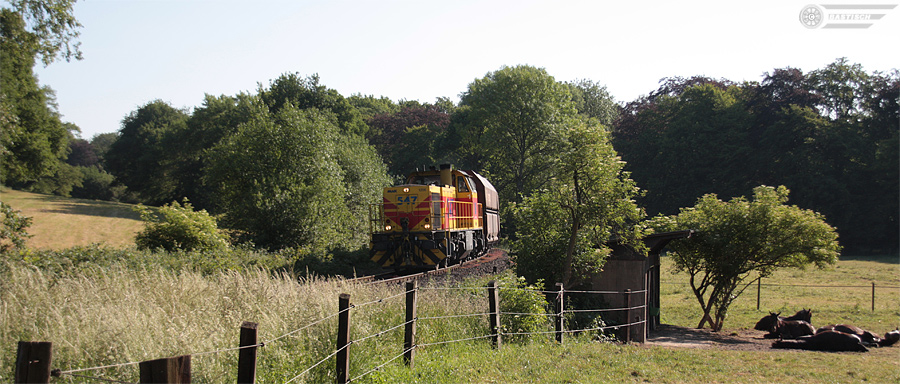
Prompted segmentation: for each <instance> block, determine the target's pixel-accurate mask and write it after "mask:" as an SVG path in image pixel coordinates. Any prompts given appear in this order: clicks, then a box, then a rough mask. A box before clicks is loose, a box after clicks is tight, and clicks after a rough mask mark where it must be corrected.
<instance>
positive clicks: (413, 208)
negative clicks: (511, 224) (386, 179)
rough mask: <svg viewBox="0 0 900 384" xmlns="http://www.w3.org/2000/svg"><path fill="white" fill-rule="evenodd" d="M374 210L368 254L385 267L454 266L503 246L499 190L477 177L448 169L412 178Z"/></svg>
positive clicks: (391, 191) (387, 191) (386, 191)
mask: <svg viewBox="0 0 900 384" xmlns="http://www.w3.org/2000/svg"><path fill="white" fill-rule="evenodd" d="M372 208H373V209H371V210H370V215H369V216H370V223H371V225H370V232H371V234H372V241H371V244H370V248H369V249H370V250H369V253H370V255H371V258H372V260H373V261H374V262H376V263H377V264H379V265H381V266H383V267H387V268H395V269H415V268H433V267H436V266H446V265H451V264H456V263H459V262H461V261H464V260H466V259H469V258H474V257H478V256H481V255H483V254H485V253H486V252H487V251H488V250H490V249H491V248H492V247H493V246H495V245H497V244H498V243H499V242H500V237H499V236H500V213H499V209H500V202H499V198H498V196H497V190H496V189H495V188H494V186H493V185H491V183H490V182H489V181H488V180H487V179H485V178H484V177H483V176H481V175H479V174H478V173H475V172H474V171H464V170H455V169H453V167H452V166H451V165H449V164H442V165H441V166H440V169H435V168H434V167H432V168H431V169H430V170H426V171H417V172H413V173H411V174H410V175H409V177H408V178H407V179H406V183H405V184H402V185H397V186H392V187H387V188H385V189H384V194H383V200H382V203H381V204H376V205H374V206H373V207H372Z"/></svg>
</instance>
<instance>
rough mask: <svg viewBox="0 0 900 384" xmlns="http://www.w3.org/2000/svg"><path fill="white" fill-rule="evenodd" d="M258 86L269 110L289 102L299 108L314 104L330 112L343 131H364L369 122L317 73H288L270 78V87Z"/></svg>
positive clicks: (364, 132) (276, 110) (277, 109)
mask: <svg viewBox="0 0 900 384" xmlns="http://www.w3.org/2000/svg"><path fill="white" fill-rule="evenodd" d="M259 88H260V89H259V97H260V98H261V99H262V100H263V102H264V103H266V105H267V106H268V107H269V111H271V112H272V113H277V112H278V111H279V110H280V109H281V108H282V107H284V106H285V105H288V104H290V105H293V106H294V107H297V108H299V109H308V108H316V109H319V110H322V111H328V112H331V113H333V114H334V116H335V118H336V120H337V124H338V126H339V127H340V128H341V131H342V132H344V133H351V134H356V135H365V134H366V133H367V130H368V126H367V125H366V123H365V122H364V121H363V119H362V116H361V115H360V113H359V111H358V110H356V108H355V107H353V105H352V104H351V103H350V102H349V101H348V100H347V99H345V98H344V97H343V96H341V94H340V93H338V92H337V91H336V90H334V89H329V88H327V87H325V86H324V85H321V84H319V76H318V75H312V76H309V77H307V78H305V79H303V78H300V76H299V75H298V74H296V73H287V74H283V75H281V76H280V77H279V78H277V79H275V80H273V81H272V82H271V83H270V84H269V88H265V89H264V88H263V87H262V86H261V85H260V87H259Z"/></svg>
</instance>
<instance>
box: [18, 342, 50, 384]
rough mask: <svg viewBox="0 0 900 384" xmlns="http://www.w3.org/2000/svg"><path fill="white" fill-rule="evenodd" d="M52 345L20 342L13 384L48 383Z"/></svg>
mask: <svg viewBox="0 0 900 384" xmlns="http://www.w3.org/2000/svg"><path fill="white" fill-rule="evenodd" d="M52 358H53V343H51V342H48V341H20V342H19V346H18V349H17V351H16V371H15V377H14V378H13V382H14V383H49V382H50V364H51V361H52Z"/></svg>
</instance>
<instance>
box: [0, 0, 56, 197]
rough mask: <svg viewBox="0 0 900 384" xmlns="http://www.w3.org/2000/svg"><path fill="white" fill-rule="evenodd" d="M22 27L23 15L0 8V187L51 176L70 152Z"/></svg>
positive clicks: (31, 37) (30, 40) (51, 96)
mask: <svg viewBox="0 0 900 384" xmlns="http://www.w3.org/2000/svg"><path fill="white" fill-rule="evenodd" d="M15 3H25V2H15ZM25 28H26V25H25V20H24V19H23V18H22V15H21V14H19V13H16V12H14V11H12V10H10V9H7V8H2V9H0V54H2V57H3V59H2V60H0V114H2V115H0V122H2V132H0V155H2V161H0V167H2V169H3V172H0V183H3V184H5V185H9V186H15V187H23V186H28V184H29V183H32V182H34V181H36V180H37V179H39V178H41V177H43V176H50V175H53V173H54V172H55V171H56V167H57V165H58V164H59V162H60V159H61V158H64V157H65V155H66V150H67V149H68V140H67V139H68V132H67V130H66V128H65V127H63V125H62V123H61V122H60V120H59V114H58V113H57V112H56V110H55V108H54V107H53V102H54V94H53V91H52V90H51V89H49V88H46V87H41V86H40V85H39V84H38V81H37V78H36V77H35V76H34V73H33V71H32V67H34V54H35V52H34V51H33V49H35V44H37V42H36V39H37V37H35V36H34V35H33V34H31V33H29V32H27V31H26V30H25Z"/></svg>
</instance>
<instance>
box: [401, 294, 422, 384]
mask: <svg viewBox="0 0 900 384" xmlns="http://www.w3.org/2000/svg"><path fill="white" fill-rule="evenodd" d="M417 292H418V283H417V282H416V281H415V280H413V281H409V282H407V283H406V332H405V333H404V337H403V351H404V352H403V360H404V361H405V362H406V365H407V366H408V367H410V368H412V366H413V356H415V354H416V353H415V352H416V349H415V347H416V306H417V304H418V303H417V300H418V299H417Z"/></svg>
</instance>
